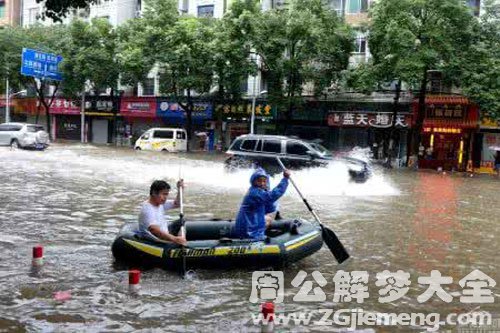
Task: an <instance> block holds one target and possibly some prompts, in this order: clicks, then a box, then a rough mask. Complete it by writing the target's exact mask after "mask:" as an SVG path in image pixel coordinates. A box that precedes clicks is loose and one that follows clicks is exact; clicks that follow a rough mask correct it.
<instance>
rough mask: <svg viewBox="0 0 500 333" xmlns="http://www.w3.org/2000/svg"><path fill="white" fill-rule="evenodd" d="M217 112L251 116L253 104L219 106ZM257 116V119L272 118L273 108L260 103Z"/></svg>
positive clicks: (256, 111) (256, 108) (256, 107)
mask: <svg viewBox="0 0 500 333" xmlns="http://www.w3.org/2000/svg"><path fill="white" fill-rule="evenodd" d="M216 110H217V111H218V112H222V113H223V114H224V115H228V116H231V115H250V114H251V113H252V105H251V104H247V105H245V104H236V105H235V104H232V105H228V104H225V105H222V104H221V105H217V107H216ZM255 116H257V117H272V116H273V114H272V107H271V105H269V104H262V103H259V104H257V105H255Z"/></svg>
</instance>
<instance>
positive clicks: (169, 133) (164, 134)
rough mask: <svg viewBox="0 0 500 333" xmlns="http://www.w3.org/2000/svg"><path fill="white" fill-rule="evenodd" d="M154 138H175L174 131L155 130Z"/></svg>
mask: <svg viewBox="0 0 500 333" xmlns="http://www.w3.org/2000/svg"><path fill="white" fill-rule="evenodd" d="M153 138H157V139H173V138H174V131H155V132H154V134H153Z"/></svg>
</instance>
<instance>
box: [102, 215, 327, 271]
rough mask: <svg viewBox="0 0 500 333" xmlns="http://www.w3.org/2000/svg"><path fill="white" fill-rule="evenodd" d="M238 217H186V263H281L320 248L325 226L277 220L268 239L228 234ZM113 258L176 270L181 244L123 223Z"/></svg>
mask: <svg viewBox="0 0 500 333" xmlns="http://www.w3.org/2000/svg"><path fill="white" fill-rule="evenodd" d="M233 227H234V222H232V221H227V220H207V221H198V220H197V221H189V220H188V221H186V234H187V240H188V245H187V247H186V248H185V249H184V253H185V254H184V255H185V257H186V264H187V267H188V268H197V267H202V268H226V269H227V268H232V267H252V268H258V267H283V266H286V265H288V264H290V263H293V262H296V261H298V260H301V259H302V258H305V257H307V256H309V255H311V254H313V253H314V252H316V251H318V250H319V249H320V248H321V246H322V245H323V239H322V237H321V229H320V228H319V227H318V226H316V225H313V224H311V223H310V222H307V221H304V220H279V221H274V222H273V223H272V225H271V228H270V229H269V230H267V233H266V234H267V236H268V237H267V239H266V240H265V241H254V240H250V239H234V238H229V236H230V235H231V230H232V228H233ZM112 252H113V255H114V257H115V258H116V259H117V260H118V261H119V262H123V263H126V264H128V265H139V266H160V267H164V268H167V269H177V268H178V267H179V265H180V264H181V262H182V249H181V248H180V247H179V246H178V245H175V244H172V243H169V242H162V241H152V240H146V239H143V238H139V237H137V223H129V224H126V225H124V226H123V227H122V229H121V230H120V233H119V234H118V236H117V238H116V239H115V241H114V242H113V245H112Z"/></svg>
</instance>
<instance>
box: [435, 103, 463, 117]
mask: <svg viewBox="0 0 500 333" xmlns="http://www.w3.org/2000/svg"><path fill="white" fill-rule="evenodd" d="M465 108H466V106H465V105H462V104H430V105H428V106H427V107H426V109H427V118H446V119H462V118H464V115H465V110H464V109H465Z"/></svg>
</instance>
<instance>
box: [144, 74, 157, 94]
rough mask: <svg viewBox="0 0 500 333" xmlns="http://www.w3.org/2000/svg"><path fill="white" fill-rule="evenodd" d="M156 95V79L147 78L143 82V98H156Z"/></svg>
mask: <svg viewBox="0 0 500 333" xmlns="http://www.w3.org/2000/svg"><path fill="white" fill-rule="evenodd" d="M154 95H155V79H154V78H147V79H146V80H144V82H142V96H154Z"/></svg>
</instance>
